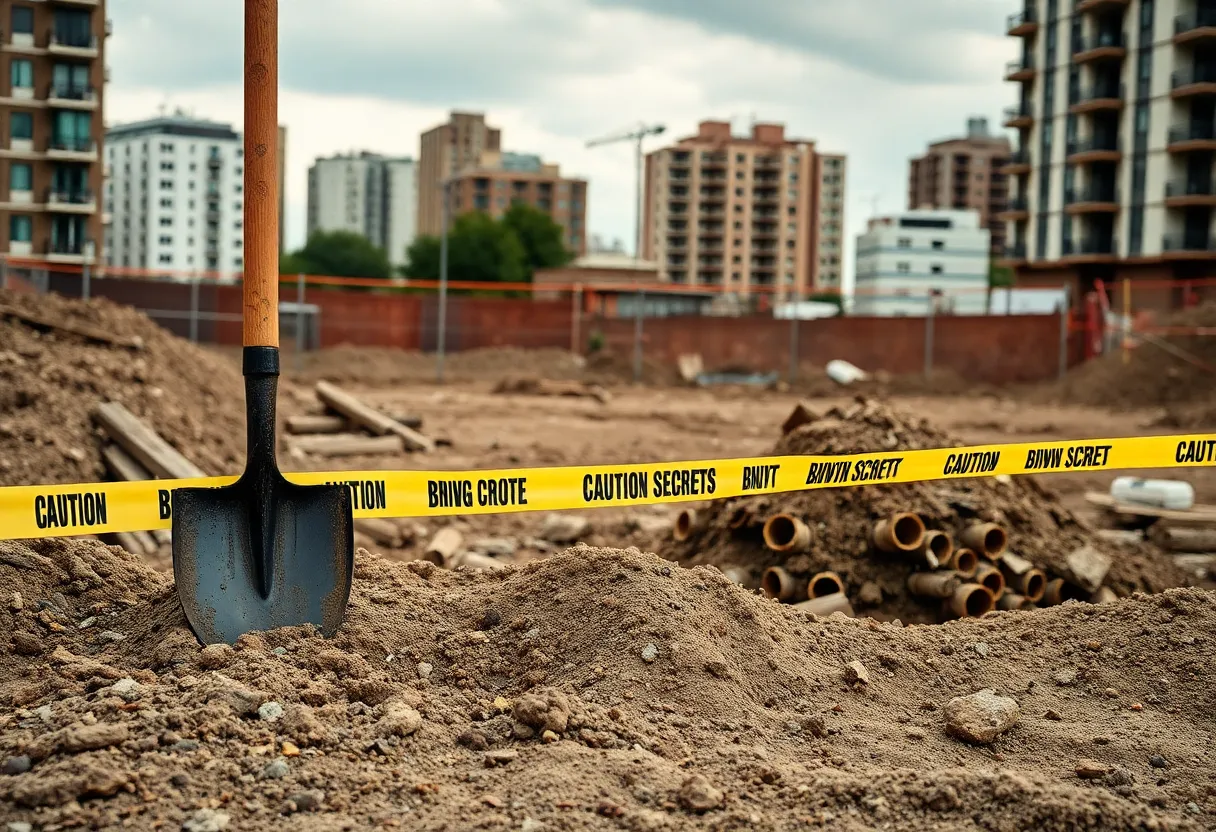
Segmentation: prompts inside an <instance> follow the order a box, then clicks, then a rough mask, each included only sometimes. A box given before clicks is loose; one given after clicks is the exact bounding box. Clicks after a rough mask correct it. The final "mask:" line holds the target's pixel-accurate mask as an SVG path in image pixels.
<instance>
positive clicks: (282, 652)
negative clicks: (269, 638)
mask: <svg viewBox="0 0 1216 832" xmlns="http://www.w3.org/2000/svg"><path fill="white" fill-rule="evenodd" d="M270 652H271V653H274V654H275V655H276V656H286V655H287V648H286V647H276V648H274V649H273V650H271V651H270Z"/></svg>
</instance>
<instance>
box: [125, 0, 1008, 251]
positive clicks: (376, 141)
mask: <svg viewBox="0 0 1216 832" xmlns="http://www.w3.org/2000/svg"><path fill="white" fill-rule="evenodd" d="M107 5H108V10H107V14H108V16H109V17H110V18H111V19H112V21H113V26H114V28H113V36H112V37H111V38H110V40H109V42H108V50H109V52H108V55H107V61H106V62H107V64H108V65H109V67H110V69H111V75H110V84H109V86H108V88H107V99H106V120H107V122H109V123H119V122H124V121H133V120H137V119H140V118H146V117H149V116H152V115H155V114H156V113H157V111H158V109H159V108H161V107H163V106H164V107H168V108H176V107H182V108H184V109H186V110H188V111H192V112H193V113H194V114H195V115H198V116H200V117H206V118H213V119H219V120H226V121H231V122H233V123H235V124H238V125H239V123H240V120H241V110H242V98H241V86H240V85H241V66H242V62H241V43H242V41H241V37H242V20H243V16H242V3H241V0H209V2H207V3H178V2H173V3H168V2H165V0H109V3H108V4H107ZM1015 5H1020V4H1017V3H1015V2H1013V0H912V1H911V2H910V1H909V0H849V2H848V3H828V2H810V1H809V0H442V2H436V0H345V2H343V3H341V4H337V3H334V2H333V0H282V3H281V10H280V30H279V31H280V76H279V80H280V87H281V92H280V101H279V112H280V121H281V122H282V123H284V124H286V125H287V127H288V131H289V133H288V171H287V182H286V187H287V205H288V207H287V212H288V216H287V235H288V241H289V243H290V244H293V245H294V244H298V243H300V242H301V241H302V239H303V236H304V213H305V205H306V184H305V183H306V178H305V177H306V171H307V168H308V166H309V164H310V163H311V162H312V160H313V159H314V158H315V157H316V156H319V155H327V154H330V153H333V152H336V151H348V150H352V149H353V150H360V149H367V150H373V151H379V152H383V153H391V154H408V155H414V156H416V155H417V153H418V135H419V133H420V132H421V131H423V130H425V129H427V128H429V127H431V126H433V125H435V124H439V123H441V122H442V121H444V119H445V115H446V113H447V111H448V110H449V109H451V108H459V109H474V110H482V111H485V112H486V113H487V115H488V116H489V119H490V121H491V122H492V123H493V124H496V125H498V126H500V127H502V128H503V139H504V145H505V147H506V149H508V150H516V151H531V152H537V153H540V154H542V155H543V156H544V157H545V158H546V159H547V160H550V161H554V162H558V163H560V164H561V166H562V169H563V171H565V172H568V173H571V174H577V175H582V176H586V177H588V178H589V179H590V183H591V184H590V197H589V217H588V225H589V228H590V230H591V232H592V233H598V234H601V235H603V236H605V237H606V238H608V239H612V238H621V239H623V240H624V241H625V242H626V245H627V246H630V247H632V240H633V216H634V215H633V210H634V209H633V205H634V176H633V162H632V150H631V146H630V145H628V144H622V145H616V146H609V147H601V148H596V149H591V150H589V149H587V148H586V147H585V146H584V145H585V142H586V141H587V140H588V139H591V138H596V137H599V136H601V135H604V134H611V133H616V132H620V131H622V130H624V129H626V128H629V127H631V126H633V125H636V124H638V123H639V122H647V123H652V122H658V123H663V124H666V125H667V127H668V134H669V136H670V135H672V134H674V135H676V136H679V135H684V134H687V133H689V132H692V131H693V130H694V129H695V125H696V123H697V121H699V120H701V119H707V118H714V119H732V120H733V121H734V123H735V126H736V130H746V128H747V126H748V122H749V120H750V119H751V118H752V117H755V118H756V119H758V120H762V121H781V122H785V123H786V125H787V131H788V133H790V134H792V135H793V136H796V137H799V138H807V139H811V140H814V141H816V142H817V143H818V145H819V147H821V148H822V149H824V150H829V151H833V152H841V151H843V152H845V153H847V154H848V164H849V170H848V204H847V209H846V210H847V212H848V226H849V236H850V238H851V237H852V236H853V235H854V234H856V233H857V232H858V230H859V229H860V228H861V227H862V226H863V224H864V221H865V219H866V218H867V217H868V216H870V215H871V213H872V211H873V207H874V205H875V200H877V206H878V208H879V210H880V211H892V210H899V209H902V208H904V207H905V205H904V201H905V199H906V194H905V180H906V177H907V159H908V157H910V156H912V155H915V154H917V153H919V152H921V151H922V150H923V148H924V146H925V144H926V143H927V142H929V141H932V140H936V139H940V138H945V137H948V136H950V135H952V134H955V133H958V132H960V131H961V130H962V129H963V127H964V124H965V121H966V118H967V116H968V115H969V114H976V115H985V116H988V117H989V120H990V122H992V125H993V128H994V129H1000V128H999V124H998V120H999V117H1000V112H1001V110H1002V108H1003V107H1004V106H1006V105H1007V104H1009V103H1011V102H1012V101H1013V99H1014V89H1013V85H1010V84H1005V83H1003V82H1002V81H1001V75H1002V70H1003V67H1004V65H1005V63H1006V61H1008V60H1011V59H1012V58H1014V57H1015V56H1016V54H1017V44H1016V43H1015V42H1014V40H1013V39H1011V38H1006V37H1004V36H1003V29H1004V21H1005V16H1006V15H1007V14H1008V13H1010V12H1012V11H1014V10H1015V8H1014V6H1015ZM339 8H340V9H341V12H338V11H337V10H338V9H339ZM654 146H657V145H654V144H652V145H650V147H654ZM850 250H851V247H850ZM849 271H851V266H850V267H849Z"/></svg>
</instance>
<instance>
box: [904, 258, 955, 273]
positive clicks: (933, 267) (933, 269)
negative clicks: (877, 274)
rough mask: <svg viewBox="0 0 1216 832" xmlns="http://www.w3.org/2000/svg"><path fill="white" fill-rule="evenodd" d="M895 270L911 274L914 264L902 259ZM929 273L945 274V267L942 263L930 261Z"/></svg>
mask: <svg viewBox="0 0 1216 832" xmlns="http://www.w3.org/2000/svg"><path fill="white" fill-rule="evenodd" d="M895 271H897V272H899V273H900V274H911V273H912V264H911V263H908V262H906V261H903V260H901V261H900V262H898V263H896V264H895ZM929 274H945V268H944V267H943V266H942V264H941V263H930V264H929Z"/></svg>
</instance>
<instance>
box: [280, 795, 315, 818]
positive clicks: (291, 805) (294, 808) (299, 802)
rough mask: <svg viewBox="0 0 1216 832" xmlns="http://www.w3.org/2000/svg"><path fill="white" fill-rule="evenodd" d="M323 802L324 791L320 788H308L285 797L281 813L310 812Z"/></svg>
mask: <svg viewBox="0 0 1216 832" xmlns="http://www.w3.org/2000/svg"><path fill="white" fill-rule="evenodd" d="M324 802H325V792H323V791H321V790H320V789H309V790H308V791H304V792H297V793H296V794H293V795H292V796H291V797H289V798H287V800H286V802H284V803H283V810H282V811H283V814H285V815H290V814H292V813H293V812H312V811H314V810H316V809H319V808H321V804H322V803H324Z"/></svg>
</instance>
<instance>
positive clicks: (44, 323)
mask: <svg viewBox="0 0 1216 832" xmlns="http://www.w3.org/2000/svg"><path fill="white" fill-rule="evenodd" d="M0 315H6V316H8V317H10V318H16V319H17V320H19V321H21V322H22V323H26V324H29V325H30V326H32V327H34V328H36V329H42V330H57V331H59V332H66V333H69V334H71V335H77V336H79V337H81V338H84V339H86V340H89V341H96V342H98V343H102V344H109V345H110V346H113V347H124V348H126V349H130V350H142V349H143V348H144V339H142V338H140V337H139V336H138V335H115V334H114V333H112V332H107V331H106V330H104V329H101V328H100V327H95V326H90V325H89V324H82V323H74V322H72V321H57V320H52V319H51V318H47V317H44V316H42V315H38V314H35V313H33V312H26V311H24V310H21V309H17V308H15V307H12V306H9V305H8V304H0Z"/></svg>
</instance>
